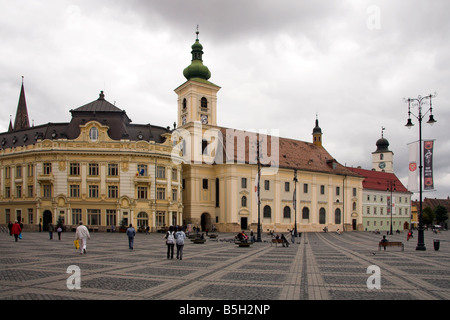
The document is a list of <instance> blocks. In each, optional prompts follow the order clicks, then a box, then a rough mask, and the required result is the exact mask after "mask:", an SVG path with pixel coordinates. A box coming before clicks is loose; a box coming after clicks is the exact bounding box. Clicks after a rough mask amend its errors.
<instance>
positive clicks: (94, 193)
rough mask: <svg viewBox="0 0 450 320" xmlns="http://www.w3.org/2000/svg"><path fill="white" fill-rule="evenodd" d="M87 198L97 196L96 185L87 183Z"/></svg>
mask: <svg viewBox="0 0 450 320" xmlns="http://www.w3.org/2000/svg"><path fill="white" fill-rule="evenodd" d="M88 189H89V191H88V192H89V198H98V185H96V184H91V185H89V188H88Z"/></svg>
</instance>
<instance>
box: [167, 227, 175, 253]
mask: <svg viewBox="0 0 450 320" xmlns="http://www.w3.org/2000/svg"><path fill="white" fill-rule="evenodd" d="M165 238H166V245H167V259H173V247H174V246H175V231H174V230H173V226H170V227H169V230H168V231H167V233H166V237H165Z"/></svg>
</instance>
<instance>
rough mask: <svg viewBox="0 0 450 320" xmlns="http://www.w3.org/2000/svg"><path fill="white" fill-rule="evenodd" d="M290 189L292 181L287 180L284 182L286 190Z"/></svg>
mask: <svg viewBox="0 0 450 320" xmlns="http://www.w3.org/2000/svg"><path fill="white" fill-rule="evenodd" d="M289 189H290V183H289V182H285V183H284V191H286V192H289Z"/></svg>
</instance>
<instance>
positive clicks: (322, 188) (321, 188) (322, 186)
mask: <svg viewBox="0 0 450 320" xmlns="http://www.w3.org/2000/svg"><path fill="white" fill-rule="evenodd" d="M320 194H325V186H324V185H321V186H320Z"/></svg>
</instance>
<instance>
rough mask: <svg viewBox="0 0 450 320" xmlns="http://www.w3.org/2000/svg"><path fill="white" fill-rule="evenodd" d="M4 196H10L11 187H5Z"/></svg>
mask: <svg viewBox="0 0 450 320" xmlns="http://www.w3.org/2000/svg"><path fill="white" fill-rule="evenodd" d="M5 198H11V188H10V187H5Z"/></svg>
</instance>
